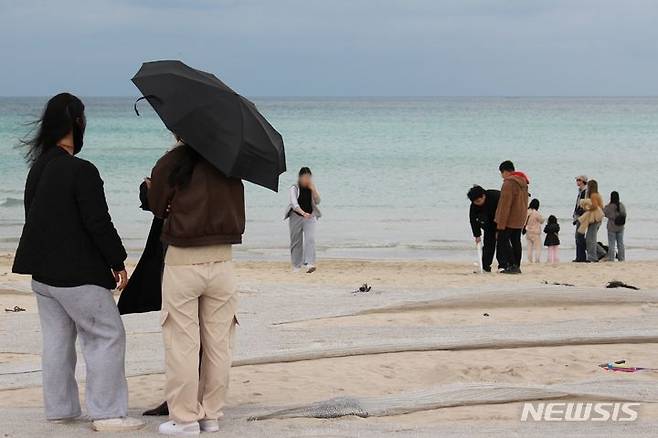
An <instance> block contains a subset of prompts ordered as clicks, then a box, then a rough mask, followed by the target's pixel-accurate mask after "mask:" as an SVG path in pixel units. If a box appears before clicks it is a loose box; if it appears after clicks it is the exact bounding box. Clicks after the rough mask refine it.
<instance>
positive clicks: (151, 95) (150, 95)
mask: <svg viewBox="0 0 658 438" xmlns="http://www.w3.org/2000/svg"><path fill="white" fill-rule="evenodd" d="M149 98H151V99H155V100H159V101H160V103H162V99H160V98H159V97H158V96H156V95H155V94H149V95H147V96H142V97H140V98H139V99H137V100H136V101H135V104H134V105H133V109H134V110H135V114H137V115H138V116H139V111H137V102H139V101H140V100H144V99H149ZM149 103H150V102H149Z"/></svg>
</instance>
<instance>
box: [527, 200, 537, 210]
mask: <svg viewBox="0 0 658 438" xmlns="http://www.w3.org/2000/svg"><path fill="white" fill-rule="evenodd" d="M528 208H530V209H531V210H539V199H536V198H535V199H533V200H532V201H530V205H528Z"/></svg>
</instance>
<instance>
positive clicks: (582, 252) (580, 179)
mask: <svg viewBox="0 0 658 438" xmlns="http://www.w3.org/2000/svg"><path fill="white" fill-rule="evenodd" d="M587 181H588V179H587V176H585V175H580V176H577V177H576V186H578V196H577V197H576V205H575V207H574V209H573V216H572V217H573V224H574V226H575V227H576V258H575V259H574V260H573V261H574V262H575V263H585V262H587V242H586V240H585V235H584V234H581V233H579V232H578V227H579V226H580V223H578V218H579V217H580V216H582V214H583V213H585V209H584V208H583V207H581V206H580V201H582V200H583V199H585V198H587Z"/></svg>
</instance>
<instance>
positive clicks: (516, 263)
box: [495, 161, 530, 274]
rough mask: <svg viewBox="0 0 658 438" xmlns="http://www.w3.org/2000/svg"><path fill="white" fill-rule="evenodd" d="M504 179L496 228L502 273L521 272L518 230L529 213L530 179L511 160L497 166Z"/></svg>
mask: <svg viewBox="0 0 658 438" xmlns="http://www.w3.org/2000/svg"><path fill="white" fill-rule="evenodd" d="M498 170H500V175H501V177H502V178H503V185H502V188H501V189H500V200H499V201H498V208H497V209H496V216H495V222H496V228H497V231H498V238H497V241H498V253H499V255H500V258H501V261H502V265H503V269H502V271H501V272H502V273H504V274H520V273H521V257H522V254H523V249H522V246H521V230H522V229H523V225H524V224H525V221H526V218H527V213H528V184H529V183H530V180H529V179H528V177H527V176H526V174H525V173H523V172H517V171H516V170H515V168H514V163H512V162H511V161H503V162H502V163H501V164H500V166H499V167H498Z"/></svg>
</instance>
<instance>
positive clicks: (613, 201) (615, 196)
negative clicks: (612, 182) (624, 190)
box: [610, 192, 619, 210]
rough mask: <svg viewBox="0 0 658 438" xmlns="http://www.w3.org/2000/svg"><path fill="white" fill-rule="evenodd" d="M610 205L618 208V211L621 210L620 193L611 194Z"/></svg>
mask: <svg viewBox="0 0 658 438" xmlns="http://www.w3.org/2000/svg"><path fill="white" fill-rule="evenodd" d="M610 203H611V204H615V205H616V206H617V210H619V193H618V192H612V193H610Z"/></svg>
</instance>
